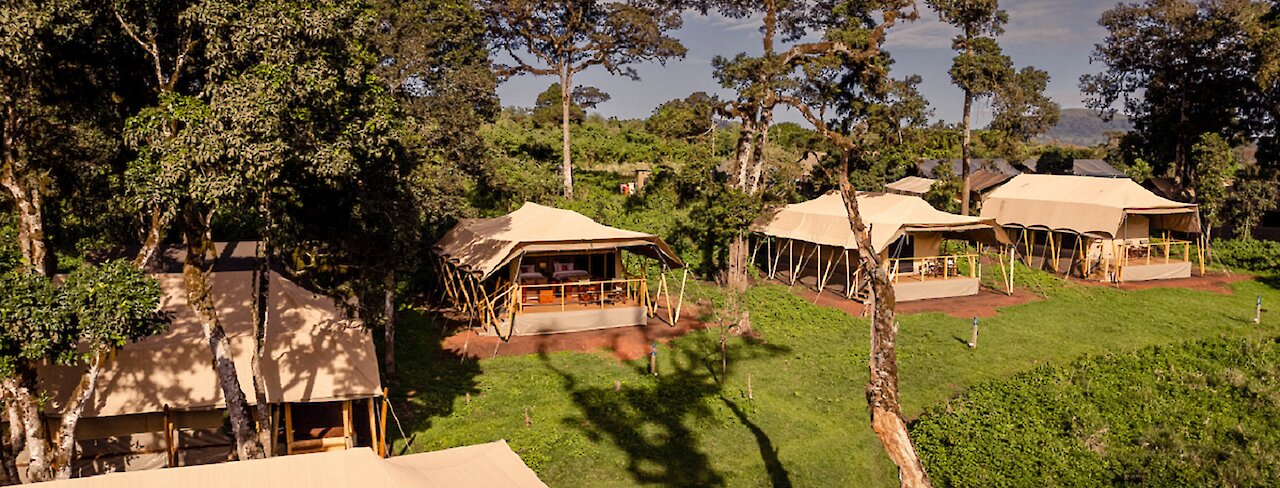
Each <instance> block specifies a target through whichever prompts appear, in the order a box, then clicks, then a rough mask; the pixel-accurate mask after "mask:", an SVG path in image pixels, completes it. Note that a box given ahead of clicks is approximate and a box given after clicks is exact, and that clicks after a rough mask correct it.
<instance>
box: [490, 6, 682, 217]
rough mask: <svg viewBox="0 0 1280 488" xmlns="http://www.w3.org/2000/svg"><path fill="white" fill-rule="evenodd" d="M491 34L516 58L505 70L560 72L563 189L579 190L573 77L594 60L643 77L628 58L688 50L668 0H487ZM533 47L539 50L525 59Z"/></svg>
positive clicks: (618, 71) (640, 59) (513, 72)
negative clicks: (573, 148)
mask: <svg viewBox="0 0 1280 488" xmlns="http://www.w3.org/2000/svg"><path fill="white" fill-rule="evenodd" d="M479 5H480V9H481V11H483V12H484V14H485V16H486V19H487V21H488V25H489V36H490V41H491V43H492V45H493V47H494V49H495V50H496V51H497V52H500V53H503V54H504V55H506V56H507V57H508V58H510V61H511V62H512V64H510V65H505V64H504V65H499V66H498V68H497V70H498V74H499V76H503V77H506V76H513V75H519V74H531V75H536V76H557V77H559V79H560V110H561V123H560V131H561V140H562V143H561V153H562V160H561V174H562V176H563V178H564V196H565V198H570V199H571V198H573V164H572V160H571V156H570V150H569V123H570V106H571V105H572V95H573V87H574V85H573V77H574V76H575V75H577V74H578V73H581V72H583V71H585V70H587V69H588V68H591V67H592V66H600V67H603V68H604V69H605V70H606V71H608V72H609V73H610V74H613V75H618V76H626V77H628V78H631V79H633V80H634V79H639V75H637V74H636V70H635V68H632V67H630V66H628V65H630V64H633V63H637V62H644V61H652V60H657V61H660V62H665V61H666V60H667V59H670V58H675V57H683V56H684V53H685V48H684V46H683V45H681V44H680V41H678V40H676V39H675V38H673V37H670V36H668V35H667V32H669V31H671V30H675V29H679V28H680V25H681V19H680V13H679V11H678V10H676V9H671V8H665V5H663V4H656V3H653V2H642V1H639V0H633V1H627V2H605V1H600V0H484V1H482V2H480V4H479ZM523 53H527V54H528V55H530V56H532V60H531V61H526V59H529V58H526V57H525V55H524V54H523Z"/></svg>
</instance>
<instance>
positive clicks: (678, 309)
mask: <svg viewBox="0 0 1280 488" xmlns="http://www.w3.org/2000/svg"><path fill="white" fill-rule="evenodd" d="M688 281H689V268H684V275H683V276H681V277H680V300H679V301H678V302H676V316H675V322H679V321H680V312H681V311H682V310H683V309H684V285H685V283H686V282H688ZM675 322H673V323H672V324H671V325H672V326H674V325H676V324H675Z"/></svg>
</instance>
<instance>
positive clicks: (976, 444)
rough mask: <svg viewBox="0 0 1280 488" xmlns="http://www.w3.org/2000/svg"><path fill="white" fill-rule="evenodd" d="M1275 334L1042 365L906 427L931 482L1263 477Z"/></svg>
mask: <svg viewBox="0 0 1280 488" xmlns="http://www.w3.org/2000/svg"><path fill="white" fill-rule="evenodd" d="M1278 361H1280V341H1278V340H1275V339H1263V340H1257V339H1253V340H1248V339H1245V340H1242V339H1225V338H1224V339H1214V340H1208V341H1204V342H1196V343H1188V344H1185V345H1175V346H1160V347H1152V348H1147V349H1143V350H1141V351H1137V352H1133V353H1120V354H1112V355H1107V356H1100V357H1089V358H1085V359H1082V360H1079V361H1076V362H1074V363H1072V364H1070V365H1068V366H1041V367H1038V368H1035V369H1033V370H1031V371H1029V372H1026V373H1023V374H1019V375H1017V376H1015V377H1014V378H1012V379H1010V380H1005V381H995V382H989V383H983V384H980V385H978V386H976V387H973V388H970V389H969V390H967V391H966V392H965V394H964V395H963V396H961V397H960V398H957V399H955V400H951V401H948V402H946V403H945V404H942V405H938V406H935V407H932V408H930V409H929V410H928V411H927V412H926V413H925V414H924V415H923V416H921V418H920V419H919V420H917V421H916V422H915V423H914V424H913V425H912V426H911V433H912V438H913V440H914V441H915V442H916V446H917V447H918V448H919V450H920V452H921V457H922V458H923V460H924V462H925V466H926V467H927V469H928V470H929V475H930V477H932V478H933V481H934V482H935V483H937V484H938V485H939V486H1105V485H1113V484H1128V483H1135V482H1136V483H1140V484H1143V485H1152V486H1261V485H1265V484H1268V483H1269V482H1270V481H1269V480H1274V479H1275V478H1276V477H1277V476H1280V458H1277V457H1276V454H1275V453H1276V452H1278V451H1280V436H1277V435H1275V434H1274V433H1275V432H1276V431H1277V428H1280V401H1277V399H1276V398H1275V395H1274V392H1275V391H1276V389H1277V388H1280V383H1278V379H1280V375H1278V374H1277V373H1280V371H1277V368H1276V364H1277V362H1278Z"/></svg>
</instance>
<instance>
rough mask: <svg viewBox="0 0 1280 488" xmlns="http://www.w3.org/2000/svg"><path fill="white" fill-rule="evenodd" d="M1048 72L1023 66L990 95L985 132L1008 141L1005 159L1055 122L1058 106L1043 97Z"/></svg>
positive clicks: (1047, 80)
mask: <svg viewBox="0 0 1280 488" xmlns="http://www.w3.org/2000/svg"><path fill="white" fill-rule="evenodd" d="M1048 86H1049V73H1047V72H1045V71H1042V70H1038V69H1035V68H1033V67H1030V66H1027V67H1025V68H1022V69H1021V70H1019V71H1016V72H1012V73H1010V75H1009V77H1008V78H1007V79H1006V80H1005V82H1004V83H1001V84H1000V85H999V86H997V87H996V90H995V92H994V96H993V97H992V105H993V109H994V112H995V113H994V114H993V117H992V119H991V124H990V125H988V126H987V128H988V129H991V130H990V131H988V132H989V133H991V132H999V133H1001V134H1003V135H1004V136H1006V137H1007V138H1008V139H1009V140H1008V141H1006V143H1007V144H1008V145H1009V146H1010V147H1009V148H1008V149H1007V150H1006V151H1005V152H1006V154H1005V156H1006V158H1005V159H1008V160H1016V159H1019V158H1018V157H1015V156H1016V155H1017V154H1018V153H1020V152H1021V151H1020V149H1021V148H1022V147H1023V146H1024V145H1025V144H1026V143H1027V142H1029V141H1031V139H1032V138H1035V137H1036V136H1039V135H1041V134H1044V133H1045V132H1048V131H1049V129H1052V128H1053V126H1054V125H1055V124H1057V123H1058V116H1059V114H1060V113H1061V107H1059V106H1058V104H1057V103H1055V102H1054V101H1053V100H1051V99H1050V98H1049V97H1047V96H1045V94H1044V90H1045V88H1047V87H1048Z"/></svg>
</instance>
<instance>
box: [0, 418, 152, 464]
mask: <svg viewBox="0 0 1280 488" xmlns="http://www.w3.org/2000/svg"><path fill="white" fill-rule="evenodd" d="M11 428H12V427H11ZM176 438H177V435H176V433H175V432H174V427H173V411H171V410H169V405H168V404H165V406H164V450H165V467H169V468H176V467H177V466H178V452H177V449H175V447H177V446H174V441H175V440H177V439H176Z"/></svg>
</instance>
